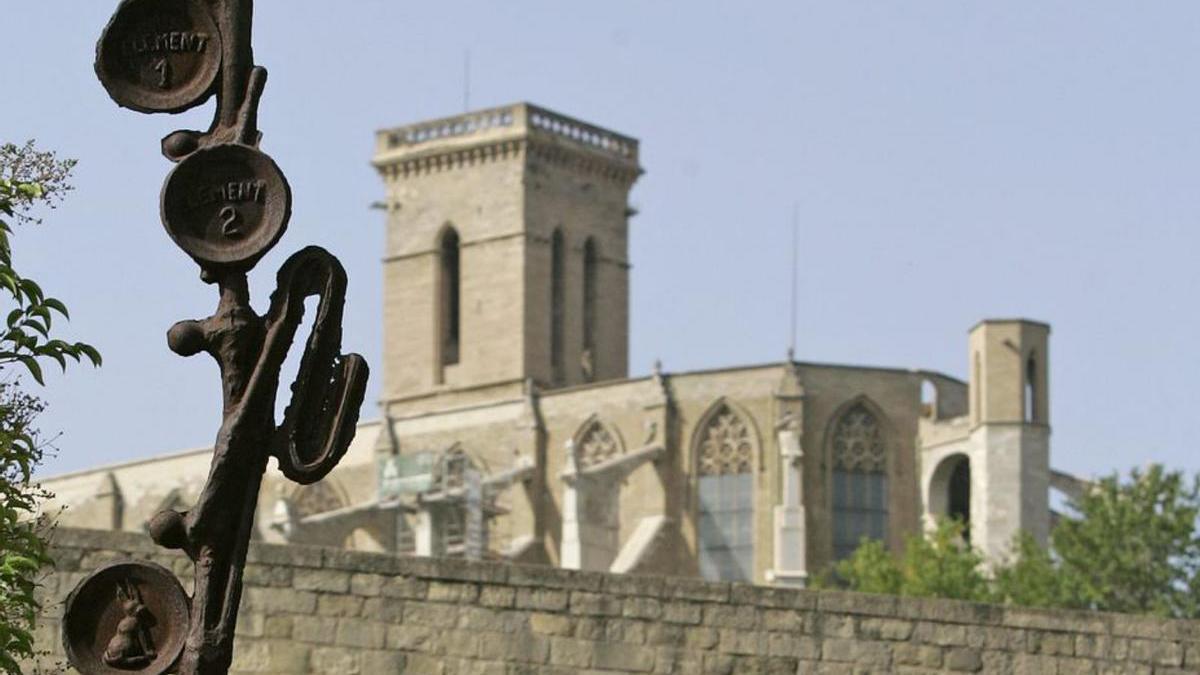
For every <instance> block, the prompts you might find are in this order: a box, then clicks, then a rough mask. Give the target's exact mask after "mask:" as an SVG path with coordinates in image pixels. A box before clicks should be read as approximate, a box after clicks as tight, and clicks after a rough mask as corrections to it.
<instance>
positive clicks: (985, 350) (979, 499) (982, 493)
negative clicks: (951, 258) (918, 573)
mask: <svg viewBox="0 0 1200 675" xmlns="http://www.w3.org/2000/svg"><path fill="white" fill-rule="evenodd" d="M1049 341H1050V326H1048V325H1046V324H1044V323H1039V322H1036V321H1029V320H1026V319H1007V320H1006V319H990V320H987V321H982V322H980V323H979V324H978V325H976V326H975V328H973V329H972V330H971V334H970V337H969V338H968V345H969V354H970V359H971V362H970V363H971V365H970V367H971V375H970V396H971V400H970V403H969V407H970V418H969V422H970V426H971V445H972V446H973V451H972V459H971V487H972V489H971V514H972V516H971V532H972V534H971V539H972V541H973V542H974V543H975V544H976V545H977V546H979V547H980V548H981V549H982V550H983V551H984V553H985V554H987V557H988V558H989V559H991V560H1000V559H1002V558H1003V557H1004V556H1006V555H1007V554H1008V553H1009V552H1010V547H1011V545H1012V541H1013V537H1014V535H1016V533H1017V532H1018V531H1025V532H1028V533H1029V534H1032V535H1033V536H1034V538H1035V539H1037V540H1038V541H1039V542H1042V543H1045V541H1046V537H1047V536H1048V535H1049V524H1050V504H1049V490H1050V403H1049V401H1050V396H1049V394H1050V392H1049V382H1050V379H1049V375H1048V371H1049V365H1050V361H1049V356H1050V355H1049ZM976 514H978V515H976Z"/></svg>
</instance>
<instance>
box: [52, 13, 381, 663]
mask: <svg viewBox="0 0 1200 675" xmlns="http://www.w3.org/2000/svg"><path fill="white" fill-rule="evenodd" d="M252 17H253V1H252V0H124V1H123V2H122V3H121V5H120V7H118V9H117V11H116V14H115V15H114V16H113V19H112V21H111V22H110V23H109V25H108V27H107V28H106V29H105V31H104V34H103V35H102V36H101V38H100V42H99V44H98V45H97V54H96V73H97V75H98V76H99V78H100V81H101V83H102V84H103V85H104V87H105V89H107V90H108V93H109V95H110V96H112V98H113V99H114V100H115V101H116V102H117V103H118V104H119V105H121V106H123V107H127V108H131V109H134V110H137V111H139V112H168V113H175V112H181V111H183V110H187V109H189V108H192V107H195V106H197V105H200V104H202V103H204V102H205V101H206V100H208V98H210V97H211V96H212V95H214V94H215V95H216V97H217V110H216V115H215V118H214V120H213V123H212V126H211V127H210V128H209V130H208V131H206V132H199V131H176V132H174V133H172V134H170V135H168V136H167V137H166V138H165V139H163V143H162V150H163V154H164V155H165V156H166V157H167V159H169V160H171V161H173V162H176V163H177V166H176V167H175V168H174V169H173V170H172V171H171V173H170V175H169V176H168V177H167V180H166V184H165V185H164V186H163V190H162V195H161V202H162V204H161V206H162V211H161V213H162V221H163V225H164V226H165V227H166V230H167V234H168V235H170V237H171V239H172V240H173V241H174V242H175V243H176V244H177V245H178V246H179V247H180V248H182V249H183V250H184V251H185V252H186V253H187V254H188V255H189V256H191V257H192V259H193V260H195V261H196V263H198V264H199V266H200V268H201V278H202V279H203V280H204V281H206V282H207V283H211V284H215V285H216V286H217V288H218V289H219V290H220V300H219V302H218V305H217V310H216V313H215V314H213V315H212V316H211V317H209V318H207V319H202V320H198V321H182V322H180V323H177V324H176V325H175V326H173V327H172V328H171V329H170V331H169V332H168V334H167V340H168V345H169V346H170V348H171V350H172V351H174V352H175V353H177V354H180V355H182V356H192V355H195V354H199V353H200V352H206V353H208V354H209V355H210V356H212V357H213V358H214V359H216V361H217V364H218V365H219V366H220V371H221V379H222V388H223V395H224V407H223V421H222V424H221V429H220V432H219V433H218V434H217V439H216V444H215V447H214V450H213V459H212V466H211V469H210V471H209V476H208V482H207V484H206V485H205V487H204V490H203V492H202V493H201V494H200V497H199V500H198V501H197V503H196V505H195V507H194V508H192V509H191V510H190V511H187V512H185V513H180V512H176V511H164V512H161V513H159V514H157V515H156V516H155V517H154V518H153V519H152V520H151V521H150V525H149V529H150V534H151V536H152V537H153V539H154V540H155V541H156V542H157V543H158V544H159V545H161V546H164V547H166V548H169V549H178V550H182V551H183V552H185V553H186V554H187V555H188V557H189V558H191V560H192V562H193V563H194V568H195V585H194V590H193V594H192V596H191V598H190V601H189V599H188V598H187V597H186V595H184V593H183V590H182V588H181V587H180V586H179V583H178V581H177V580H176V579H175V577H174V576H173V575H171V574H170V573H169V572H167V571H166V570H164V569H163V568H161V567H158V566H156V565H152V564H149V563H142V562H127V563H119V564H117V565H112V566H108V567H105V568H104V569H102V570H99V571H97V572H96V573H94V574H93V575H92V576H90V577H89V578H87V579H85V580H84V581H83V582H81V584H80V585H79V586H78V587H77V588H76V589H75V591H74V592H73V593H72V594H71V596H70V597H69V598H68V601H67V610H66V616H65V618H64V621H63V640H64V643H65V646H66V649H67V654H68V657H69V658H70V660H71V663H72V665H73V666H75V668H77V669H78V670H79V671H80V672H82V673H85V674H87V673H154V674H158V673H166V672H173V671H177V672H179V673H184V674H186V675H192V674H205V675H207V674H210V673H226V672H228V669H229V667H230V664H231V662H232V659H233V636H234V628H235V625H236V622H237V613H238V607H239V605H240V603H241V595H242V573H243V569H244V567H245V562H246V551H247V547H248V545H249V540H250V534H251V530H252V528H253V526H254V512H255V507H256V504H257V501H258V493H259V488H260V486H261V483H262V478H263V474H264V472H265V471H266V467H267V460H268V459H269V458H270V457H271V456H274V457H275V458H277V459H278V461H279V467H280V469H281V470H282V472H283V474H284V475H285V476H286V477H287V478H289V479H290V480H293V481H296V482H298V483H302V484H310V483H315V482H316V481H319V480H321V479H322V478H323V477H324V476H325V475H326V474H328V473H329V471H330V470H332V469H333V467H334V466H335V465H337V463H338V462H339V461H340V460H341V458H342V456H343V455H344V454H345V452H346V450H347V448H348V447H349V444H350V441H351V439H352V437H353V435H354V428H355V425H356V424H357V422H358V414H359V407H360V406H361V404H362V400H363V395H364V393H365V389H366V382H367V374H368V369H367V364H366V362H365V361H364V360H363V358H362V357H361V356H359V355H357V354H347V355H343V354H341V353H340V351H341V337H342V336H341V331H342V308H343V304H344V301H345V293H346V273H345V270H344V269H343V267H342V265H341V263H339V262H338V260H337V259H336V258H334V257H333V256H332V255H331V254H329V253H328V252H327V251H325V250H323V249H321V248H317V247H308V248H305V249H303V250H301V251H300V252H298V253H296V254H295V255H293V256H292V257H291V258H289V259H288V260H287V261H286V262H285V263H284V265H283V267H282V268H281V269H280V270H279V274H278V286H277V288H276V290H275V292H274V293H273V294H272V295H271V302H270V307H269V309H268V310H267V313H266V315H264V316H259V315H258V314H257V313H255V312H254V310H253V309H252V308H251V306H250V291H249V287H248V285H247V281H246V274H247V272H248V271H249V270H250V269H251V268H252V267H253V266H254V265H255V263H257V262H258V260H259V259H260V258H261V257H262V256H263V255H264V254H265V253H266V252H267V251H268V250H270V249H271V248H272V247H273V246H274V245H275V244H276V243H277V242H278V241H279V238H280V237H281V236H282V235H283V232H284V230H285V229H286V228H287V223H288V219H289V217H290V215H291V191H290V188H289V187H288V183H287V180H286V179H285V178H284V176H283V173H282V172H281V171H280V170H279V167H278V166H276V165H275V162H273V161H272V160H271V158H270V157H268V156H267V155H266V154H264V153H263V152H261V151H260V150H259V149H258V144H259V141H260V138H261V135H260V134H259V131H258V124H257V118H258V104H259V100H260V98H261V96H262V93H263V87H264V85H265V84H266V80H267V71H266V70H265V69H264V68H261V67H259V66H255V65H254V57H253V51H252V49H251V23H252ZM311 296H317V297H319V304H318V308H317V315H316V318H315V320H314V325H313V329H312V333H311V335H310V336H309V337H308V340H307V343H306V344H305V348H304V354H303V356H302V358H301V363H300V370H299V374H298V376H297V379H296V382H295V383H294V384H293V385H292V400H291V403H290V405H289V406H288V408H287V410H286V412H285V413H284V418H283V421H282V423H280V424H278V425H276V422H275V399H276V394H277V390H278V388H279V373H280V369H281V367H282V365H283V361H284V359H285V357H286V356H287V353H288V350H289V349H290V347H291V344H292V340H293V338H294V337H295V334H296V331H297V329H298V327H299V325H300V322H301V320H302V318H303V313H304V299H305V298H307V297H311ZM189 605H190V607H189Z"/></svg>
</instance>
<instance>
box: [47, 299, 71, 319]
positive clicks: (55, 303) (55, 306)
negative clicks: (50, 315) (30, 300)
mask: <svg viewBox="0 0 1200 675" xmlns="http://www.w3.org/2000/svg"><path fill="white" fill-rule="evenodd" d="M42 304H43V305H45V306H46V307H49V308H50V309H52V310H54V311H56V312H58V313H59V314H61V315H62V317H63V318H64V319H68V320H69V319H70V318H71V314H70V313H69V312H68V311H67V306H66V305H64V304H63V303H62V302H61V301H60V300H58V299H57V298H46V299H45V300H43V301H42Z"/></svg>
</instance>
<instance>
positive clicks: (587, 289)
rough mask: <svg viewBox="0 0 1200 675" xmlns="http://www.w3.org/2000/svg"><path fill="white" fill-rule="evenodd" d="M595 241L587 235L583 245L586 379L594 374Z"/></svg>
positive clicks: (584, 359)
mask: <svg viewBox="0 0 1200 675" xmlns="http://www.w3.org/2000/svg"><path fill="white" fill-rule="evenodd" d="M596 263H597V254H596V242H595V241H594V240H593V239H592V238H591V237H588V240H587V242H586V243H584V245H583V370H584V375H585V376H586V377H587V379H589V380H591V379H593V378H594V377H595V375H596V365H597V364H596V358H597V354H596V319H597V317H596V312H597V309H596V302H597V297H596V294H597V279H596V274H597V270H596Z"/></svg>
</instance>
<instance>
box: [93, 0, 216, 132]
mask: <svg viewBox="0 0 1200 675" xmlns="http://www.w3.org/2000/svg"><path fill="white" fill-rule="evenodd" d="M220 69H221V34H220V32H219V31H218V30H217V25H216V23H215V22H214V21H213V18H212V15H211V14H209V12H208V8H207V7H206V6H205V4H204V3H203V2H202V1H201V0H125V2H122V3H121V6H120V7H118V8H117V12H116V14H114V15H113V18H112V20H111V21H110V22H109V24H108V26H107V27H106V28H105V29H104V33H103V34H102V35H101V36H100V42H99V43H97V45H96V75H97V76H99V78H100V82H101V83H102V84H103V85H104V88H105V89H106V90H108V95H109V96H111V97H112V98H113V100H114V101H116V102H117V104H118V105H121V106H124V107H126V108H132V109H134V110H137V111H140V112H181V111H183V110H187V109H188V108H191V107H193V106H197V105H199V104H201V103H203V102H204V101H205V100H206V99H208V97H209V95H210V94H212V92H213V84H214V83H215V82H216V79H217V73H218V71H220Z"/></svg>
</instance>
